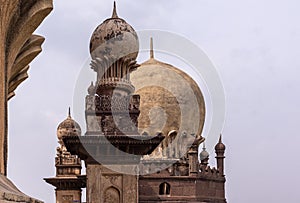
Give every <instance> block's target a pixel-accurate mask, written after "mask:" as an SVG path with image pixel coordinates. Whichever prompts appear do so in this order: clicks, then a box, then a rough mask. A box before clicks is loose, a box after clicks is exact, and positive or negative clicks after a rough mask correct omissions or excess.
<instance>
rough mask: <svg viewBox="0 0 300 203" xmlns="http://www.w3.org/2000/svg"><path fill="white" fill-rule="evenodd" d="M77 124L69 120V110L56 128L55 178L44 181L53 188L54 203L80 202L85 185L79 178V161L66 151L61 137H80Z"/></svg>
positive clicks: (83, 180)
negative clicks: (57, 144)
mask: <svg viewBox="0 0 300 203" xmlns="http://www.w3.org/2000/svg"><path fill="white" fill-rule="evenodd" d="M80 134H81V129H80V126H79V124H78V123H77V122H76V121H75V120H73V119H72V118H71V114H70V109H69V115H68V117H67V119H65V120H64V121H63V122H62V123H60V124H59V125H58V127H57V137H58V143H59V144H60V146H59V147H57V154H56V157H55V167H56V176H55V177H53V178H45V179H44V180H45V181H46V182H47V183H49V184H51V185H53V186H55V187H56V189H55V194H56V203H73V202H78V203H79V202H81V188H84V187H85V185H86V183H85V182H86V181H85V177H84V176H81V160H80V158H78V156H76V155H71V153H70V152H68V151H67V149H66V147H65V145H64V143H63V141H62V137H63V136H80Z"/></svg>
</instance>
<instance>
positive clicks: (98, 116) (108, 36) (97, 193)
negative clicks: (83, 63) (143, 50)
mask: <svg viewBox="0 0 300 203" xmlns="http://www.w3.org/2000/svg"><path fill="white" fill-rule="evenodd" d="M138 50H139V42H138V36H137V34H136V32H135V31H134V29H133V28H132V27H131V26H130V25H129V24H128V23H127V22H126V21H125V20H123V19H121V18H119V17H118V15H117V11H116V4H115V2H114V8H113V13H112V17H111V18H108V19H106V20H105V21H104V22H103V23H101V24H100V25H99V26H98V27H97V28H96V30H95V31H94V32H93V34H92V37H91V41H90V54H91V57H92V61H91V68H92V69H93V70H94V71H95V72H96V73H97V80H96V82H95V85H94V83H91V85H90V87H89V88H88V95H87V96H86V110H85V116H86V124H87V132H86V133H85V136H81V137H78V136H64V137H63V142H64V144H65V146H66V147H67V149H68V151H70V152H71V153H72V154H76V155H78V156H79V157H80V158H81V159H82V160H84V161H85V165H86V177H87V192H86V193H87V202H88V203H94V202H95V203H96V202H116V203H121V202H122V203H125V202H130V203H135V202H136V203H137V202H138V170H139V163H140V159H141V157H142V156H143V155H146V154H150V153H151V152H152V151H153V150H154V149H155V148H156V147H157V146H158V145H159V144H160V142H161V141H162V140H163V139H164V136H163V135H162V134H161V133H160V134H158V135H157V136H151V137H149V136H145V135H139V134H138V128H137V126H138V116H139V114H140V110H139V104H140V97H139V95H133V92H134V86H133V85H132V84H131V82H130V73H131V72H132V71H133V70H135V69H136V68H137V67H138V65H137V63H136V58H137V55H138ZM124 170H126V172H125V171H124Z"/></svg>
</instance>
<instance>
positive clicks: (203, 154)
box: [200, 144, 209, 161]
mask: <svg viewBox="0 0 300 203" xmlns="http://www.w3.org/2000/svg"><path fill="white" fill-rule="evenodd" d="M208 157H209V153H208V152H207V151H206V148H205V145H204V144H203V150H202V152H201V153H200V161H203V160H204V159H208Z"/></svg>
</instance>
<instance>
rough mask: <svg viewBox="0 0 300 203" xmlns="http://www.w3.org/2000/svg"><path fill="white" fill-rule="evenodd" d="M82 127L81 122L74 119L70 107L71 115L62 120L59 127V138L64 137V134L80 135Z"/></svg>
mask: <svg viewBox="0 0 300 203" xmlns="http://www.w3.org/2000/svg"><path fill="white" fill-rule="evenodd" d="M80 135H81V128H80V126H79V124H78V123H77V122H76V121H75V120H73V119H72V117H71V112H70V108H69V115H68V117H67V119H65V120H64V121H63V122H61V123H60V124H59V125H58V127H57V138H58V139H59V140H61V139H62V137H63V136H80Z"/></svg>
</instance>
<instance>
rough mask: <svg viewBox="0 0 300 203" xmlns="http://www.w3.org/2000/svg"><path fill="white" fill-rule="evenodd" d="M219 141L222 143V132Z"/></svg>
mask: <svg viewBox="0 0 300 203" xmlns="http://www.w3.org/2000/svg"><path fill="white" fill-rule="evenodd" d="M219 143H222V134H220V137H219Z"/></svg>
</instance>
